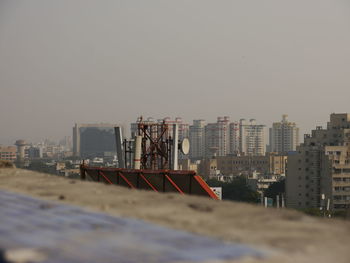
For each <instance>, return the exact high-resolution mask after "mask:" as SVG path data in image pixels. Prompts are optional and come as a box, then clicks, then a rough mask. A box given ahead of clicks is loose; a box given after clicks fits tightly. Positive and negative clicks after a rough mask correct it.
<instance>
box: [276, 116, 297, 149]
mask: <svg viewBox="0 0 350 263" xmlns="http://www.w3.org/2000/svg"><path fill="white" fill-rule="evenodd" d="M287 118H288V115H282V121H281V122H275V123H273V124H272V128H270V151H271V152H277V153H287V152H290V151H295V150H296V147H297V145H299V128H298V127H297V126H296V124H295V123H294V122H289V121H288V119H287Z"/></svg>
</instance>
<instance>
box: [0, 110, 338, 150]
mask: <svg viewBox="0 0 350 263" xmlns="http://www.w3.org/2000/svg"><path fill="white" fill-rule="evenodd" d="M332 114H333V113H332ZM336 114H340V113H336ZM283 115H286V116H288V115H287V114H281V115H280V117H279V118H277V119H276V120H273V121H271V124H270V125H268V124H265V123H262V122H260V121H259V120H256V119H254V118H248V117H245V118H239V119H233V118H230V116H229V115H227V114H226V115H223V116H227V117H228V118H229V122H228V123H229V124H239V122H240V120H248V121H249V120H255V121H258V122H259V124H261V125H263V126H264V138H265V145H269V144H270V138H269V134H270V128H272V127H273V124H274V123H276V122H278V121H280V119H281V116H282V117H283ZM143 117H146V119H147V118H151V119H154V120H161V119H174V120H175V119H176V118H179V119H181V121H182V122H183V123H184V124H185V125H189V126H190V125H192V122H193V121H196V120H203V121H204V122H205V126H206V125H207V124H213V123H216V121H217V119H218V118H221V117H220V116H217V117H216V118H214V120H212V121H211V120H208V119H205V118H194V119H193V120H190V121H188V120H187V119H186V118H183V117H181V116H176V117H174V118H172V117H169V115H166V116H159V118H158V117H154V116H143ZM288 117H289V116H288ZM222 118H223V117H222ZM136 119H137V118H135V120H134V121H131V122H129V123H121V122H118V121H116V122H114V123H117V124H115V125H121V126H122V127H123V128H124V130H125V136H126V137H127V138H130V136H131V131H130V125H132V124H134V123H135V121H136ZM293 122H294V123H295V124H296V125H297V126H298V128H299V130H300V131H303V130H304V129H303V127H300V125H299V123H298V122H296V121H295V120H293ZM112 123H113V122H108V121H95V122H89V124H91V125H102V124H112ZM318 123H319V122H318ZM76 124H79V122H74V124H72V126H74V125H76ZM326 125H327V122H325V123H321V124H320V125H316V126H315V127H313V128H312V129H311V130H309V131H306V132H305V133H299V143H301V142H302V141H303V137H304V134H310V133H311V131H312V130H313V129H315V128H316V127H318V126H321V127H326ZM72 126H71V127H69V129H68V131H67V132H66V134H63V135H62V136H57V137H55V136H50V135H49V134H46V135H44V136H43V137H37V139H31V138H30V137H26V136H25V135H24V136H22V137H16V138H14V140H15V141H16V140H18V139H25V140H26V141H28V142H30V143H34V144H37V143H42V142H44V141H46V140H48V141H51V142H54V143H59V142H60V141H61V140H63V139H65V138H66V137H71V138H72V132H71V129H72ZM187 137H189V136H187ZM3 141H4V142H5V143H2V142H1V138H0V145H2V146H6V145H8V146H10V145H14V143H15V141H13V140H8V143H6V140H3ZM228 147H230V146H229V145H228ZM229 152H230V148H228V153H229Z"/></svg>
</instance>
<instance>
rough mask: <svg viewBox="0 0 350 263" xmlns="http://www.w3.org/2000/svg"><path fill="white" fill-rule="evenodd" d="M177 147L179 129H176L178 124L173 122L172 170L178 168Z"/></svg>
mask: <svg viewBox="0 0 350 263" xmlns="http://www.w3.org/2000/svg"><path fill="white" fill-rule="evenodd" d="M178 147H179V129H178V124H177V123H175V124H173V147H172V148H173V149H172V150H173V152H172V162H171V163H172V167H171V169H172V170H177V169H178V154H179V153H178V152H179V150H178Z"/></svg>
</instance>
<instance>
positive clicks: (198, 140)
mask: <svg viewBox="0 0 350 263" xmlns="http://www.w3.org/2000/svg"><path fill="white" fill-rule="evenodd" d="M189 140H190V158H191V159H192V160H200V159H202V158H203V157H204V146H205V120H193V125H191V126H190V128H189Z"/></svg>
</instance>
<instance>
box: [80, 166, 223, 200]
mask: <svg viewBox="0 0 350 263" xmlns="http://www.w3.org/2000/svg"><path fill="white" fill-rule="evenodd" d="M80 172H81V179H83V180H89V181H95V182H102V183H106V184H115V185H120V186H125V187H128V188H131V189H144V190H151V191H154V192H175V193H179V194H189V195H199V196H207V197H210V198H212V199H216V200H217V199H218V197H217V196H216V194H215V193H214V192H213V191H212V190H211V189H210V187H209V186H208V185H207V184H206V182H205V181H204V180H203V179H202V177H201V176H199V175H197V174H196V172H194V171H174V170H135V169H123V168H102V167H91V166H87V165H85V164H82V165H81V166H80Z"/></svg>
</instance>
